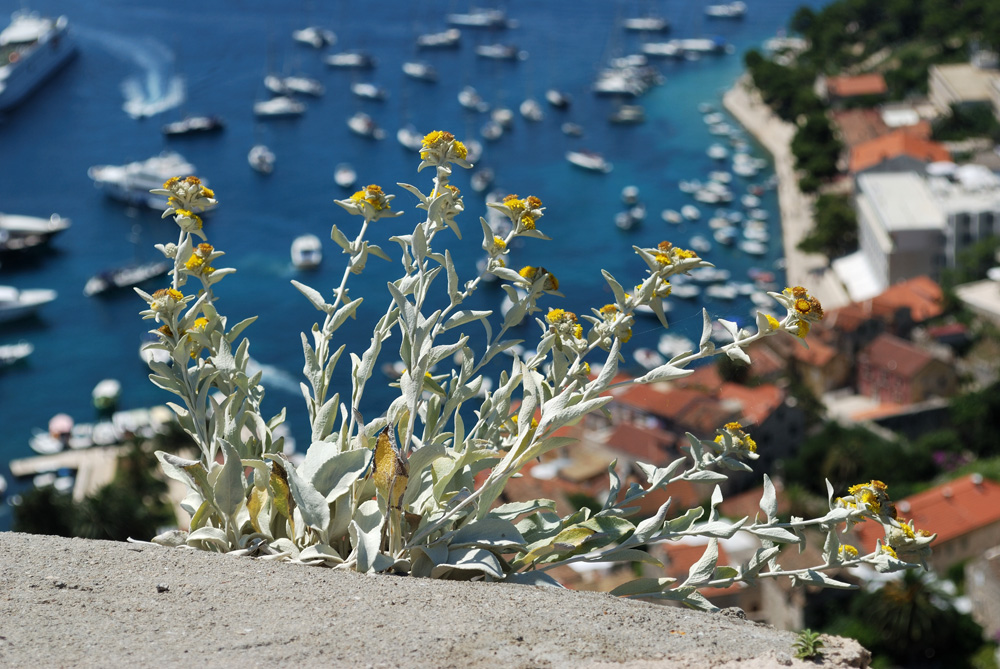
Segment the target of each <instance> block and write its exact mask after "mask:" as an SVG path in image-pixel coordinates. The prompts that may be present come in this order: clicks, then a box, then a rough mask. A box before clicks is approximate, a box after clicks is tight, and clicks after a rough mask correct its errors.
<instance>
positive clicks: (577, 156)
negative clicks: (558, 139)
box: [566, 149, 613, 174]
mask: <svg viewBox="0 0 1000 669" xmlns="http://www.w3.org/2000/svg"><path fill="white" fill-rule="evenodd" d="M566 160H568V161H569V162H571V163H572V164H574V165H576V166H577V167H582V168H583V169H585V170H590V171H592V172H603V173H605V174H607V173H608V172H610V171H611V170H612V168H613V166H612V164H611V163H609V162H608V161H607V160H605V159H604V156H602V155H601V154H599V153H596V152H594V151H587V150H584V149H581V150H580V151H567V152H566Z"/></svg>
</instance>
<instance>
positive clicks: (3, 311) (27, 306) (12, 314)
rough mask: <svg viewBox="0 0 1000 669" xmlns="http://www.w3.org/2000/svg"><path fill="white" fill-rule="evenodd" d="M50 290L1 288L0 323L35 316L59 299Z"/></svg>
mask: <svg viewBox="0 0 1000 669" xmlns="http://www.w3.org/2000/svg"><path fill="white" fill-rule="evenodd" d="M57 295H58V294H57V293H56V291H54V290H52V289H50V288H25V289H23V290H21V289H18V288H15V287H14V286H0V323H6V322H10V321H16V320H19V319H22V318H27V317H29V316H33V315H34V314H35V313H37V311H38V310H39V309H40V308H41V307H42V306H44V305H46V304H48V303H49V302H52V301H53V300H55V299H56V297H57Z"/></svg>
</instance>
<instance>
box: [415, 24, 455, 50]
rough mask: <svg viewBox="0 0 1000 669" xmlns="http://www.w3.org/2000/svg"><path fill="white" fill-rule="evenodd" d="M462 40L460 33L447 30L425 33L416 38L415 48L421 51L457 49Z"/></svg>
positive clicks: (450, 29) (451, 29) (452, 29)
mask: <svg viewBox="0 0 1000 669" xmlns="http://www.w3.org/2000/svg"><path fill="white" fill-rule="evenodd" d="M461 40H462V31H461V30H459V29H458V28H449V29H448V30H443V31H441V32H438V33H427V34H424V35H419V36H418V37H417V46H418V47H420V48H421V49H450V48H454V47H457V46H458V45H459V42H461Z"/></svg>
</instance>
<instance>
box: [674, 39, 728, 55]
mask: <svg viewBox="0 0 1000 669" xmlns="http://www.w3.org/2000/svg"><path fill="white" fill-rule="evenodd" d="M677 46H678V47H680V49H681V50H683V51H684V56H685V57H689V56H690V54H721V53H725V52H727V51H729V50H730V46H729V44H728V43H727V42H726V40H724V39H723V38H721V37H692V38H688V39H679V40H677Z"/></svg>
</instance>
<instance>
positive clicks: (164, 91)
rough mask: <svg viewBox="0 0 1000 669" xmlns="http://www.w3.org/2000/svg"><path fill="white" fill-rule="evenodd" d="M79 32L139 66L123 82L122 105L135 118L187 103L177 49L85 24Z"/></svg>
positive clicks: (149, 38) (118, 56) (143, 38)
mask: <svg viewBox="0 0 1000 669" xmlns="http://www.w3.org/2000/svg"><path fill="white" fill-rule="evenodd" d="M76 32H77V34H79V35H80V36H81V38H83V39H87V40H88V41H92V42H93V43H94V44H96V45H98V46H101V47H103V48H104V49H105V50H106V51H108V52H109V53H111V55H113V56H115V57H116V58H118V59H119V60H123V61H126V62H128V63H130V64H131V65H133V66H135V68H136V69H137V70H138V71H136V72H133V73H131V74H129V75H128V76H127V77H126V78H125V80H124V81H122V83H121V91H122V95H123V97H124V98H125V102H124V103H123V104H122V109H124V110H125V112H126V113H127V114H128V115H129V116H131V117H132V118H144V117H147V116H153V115H155V114H160V113H162V112H164V111H167V110H168V109H173V108H174V107H178V106H180V105H181V104H183V103H184V100H185V97H186V93H185V85H184V78H183V77H182V76H180V75H179V74H176V73H175V72H174V61H175V55H174V52H173V51H172V50H171V49H170V48H169V47H167V46H166V45H165V44H163V43H162V42H160V41H157V40H155V39H153V38H151V37H126V36H123V35H117V34H115V33H111V32H106V31H103V30H94V29H90V28H82V27H80V28H77V30H76Z"/></svg>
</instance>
